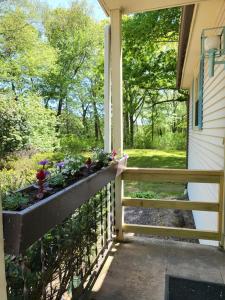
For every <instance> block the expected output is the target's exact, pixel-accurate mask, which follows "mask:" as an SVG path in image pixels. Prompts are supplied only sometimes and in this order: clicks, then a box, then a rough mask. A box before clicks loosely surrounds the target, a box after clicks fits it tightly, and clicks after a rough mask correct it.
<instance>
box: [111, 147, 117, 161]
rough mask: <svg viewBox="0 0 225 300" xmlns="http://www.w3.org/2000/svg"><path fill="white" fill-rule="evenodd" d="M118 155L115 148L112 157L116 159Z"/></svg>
mask: <svg viewBox="0 0 225 300" xmlns="http://www.w3.org/2000/svg"><path fill="white" fill-rule="evenodd" d="M116 155H117V152H116V150H115V149H114V150H113V151H112V159H114V158H115V156H116Z"/></svg>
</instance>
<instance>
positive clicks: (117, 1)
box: [98, 0, 216, 15]
mask: <svg viewBox="0 0 225 300" xmlns="http://www.w3.org/2000/svg"><path fill="white" fill-rule="evenodd" d="M204 1H208V0H157V1H156V0H138V1H137V0H98V2H99V4H100V5H101V7H102V8H103V10H104V11H105V12H106V13H107V15H110V14H111V11H112V10H115V9H117V10H121V11H122V12H123V14H132V13H138V12H144V11H152V10H159V9H165V8H172V7H180V6H185V5H190V4H197V3H200V2H204ZM211 1H216V0H211Z"/></svg>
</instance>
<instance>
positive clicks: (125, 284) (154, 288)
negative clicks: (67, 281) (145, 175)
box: [90, 236, 225, 300]
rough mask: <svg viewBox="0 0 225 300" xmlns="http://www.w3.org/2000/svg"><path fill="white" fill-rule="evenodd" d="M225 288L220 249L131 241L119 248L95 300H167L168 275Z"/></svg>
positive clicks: (100, 279) (101, 279)
mask: <svg viewBox="0 0 225 300" xmlns="http://www.w3.org/2000/svg"><path fill="white" fill-rule="evenodd" d="M166 274H170V275H175V276H180V277H183V278H190V279H194V280H203V281H211V282H216V283H224V284H225V253H224V252H222V251H220V250H219V249H218V248H216V247H212V246H203V245H199V244H191V243H186V242H175V241H169V240H157V239H153V238H146V237H136V236H135V237H128V238H126V239H125V242H124V243H121V244H118V245H116V246H115V247H114V248H113V249H112V251H111V253H110V255H109V257H108V259H107V261H106V264H105V266H104V267H103V269H102V272H101V273H100V276H99V277H98V280H97V282H96V283H95V285H94V287H93V289H92V294H91V297H90V299H91V300H163V299H164V296H165V275H166Z"/></svg>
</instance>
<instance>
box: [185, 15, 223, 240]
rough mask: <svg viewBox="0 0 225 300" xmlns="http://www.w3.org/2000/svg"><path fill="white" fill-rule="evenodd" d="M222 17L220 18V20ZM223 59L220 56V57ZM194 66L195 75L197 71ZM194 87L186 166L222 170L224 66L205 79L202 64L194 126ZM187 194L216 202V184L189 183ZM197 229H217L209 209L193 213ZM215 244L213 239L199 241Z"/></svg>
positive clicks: (214, 218)
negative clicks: (198, 121)
mask: <svg viewBox="0 0 225 300" xmlns="http://www.w3.org/2000/svg"><path fill="white" fill-rule="evenodd" d="M224 20H225V18H224V19H223V21H224ZM223 59H224V57H223ZM197 70H198V68H196V77H197V74H198V71H197ZM195 80H196V79H195V78H193V81H194V82H195ZM194 89H195V87H194V84H193V85H192V88H191V91H190V95H191V96H190V106H189V107H190V108H189V109H190V111H189V121H190V122H189V155H188V168H189V169H206V170H221V169H224V145H223V139H224V137H225V69H224V65H216V66H215V75H214V77H212V78H209V75H208V61H207V59H206V60H205V64H204V86H203V127H202V129H200V130H199V129H198V128H197V127H195V126H194V118H195V108H194V102H195V99H194V98H195V90H194ZM188 194H189V198H190V200H193V201H210V202H217V201H218V186H217V185H216V184H196V183H189V185H188ZM193 215H194V219H195V224H196V227H197V228H198V229H203V230H217V221H218V220H217V214H216V213H212V212H197V211H194V212H193ZM201 242H202V243H207V244H215V242H210V241H201Z"/></svg>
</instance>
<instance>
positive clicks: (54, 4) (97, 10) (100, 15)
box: [46, 0, 106, 20]
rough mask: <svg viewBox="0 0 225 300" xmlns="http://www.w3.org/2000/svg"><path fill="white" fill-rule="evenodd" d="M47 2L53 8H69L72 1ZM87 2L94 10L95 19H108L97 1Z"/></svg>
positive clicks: (49, 0)
mask: <svg viewBox="0 0 225 300" xmlns="http://www.w3.org/2000/svg"><path fill="white" fill-rule="evenodd" d="M46 2H47V3H48V4H49V5H50V6H51V7H58V6H61V7H67V6H68V5H69V4H70V3H71V0H46ZM86 2H87V4H88V5H89V6H90V7H91V8H93V9H91V11H92V12H93V17H94V18H95V19H97V20H102V19H105V18H106V16H105V14H104V12H103V10H102V8H101V6H100V5H99V3H98V1H97V0H86Z"/></svg>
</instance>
